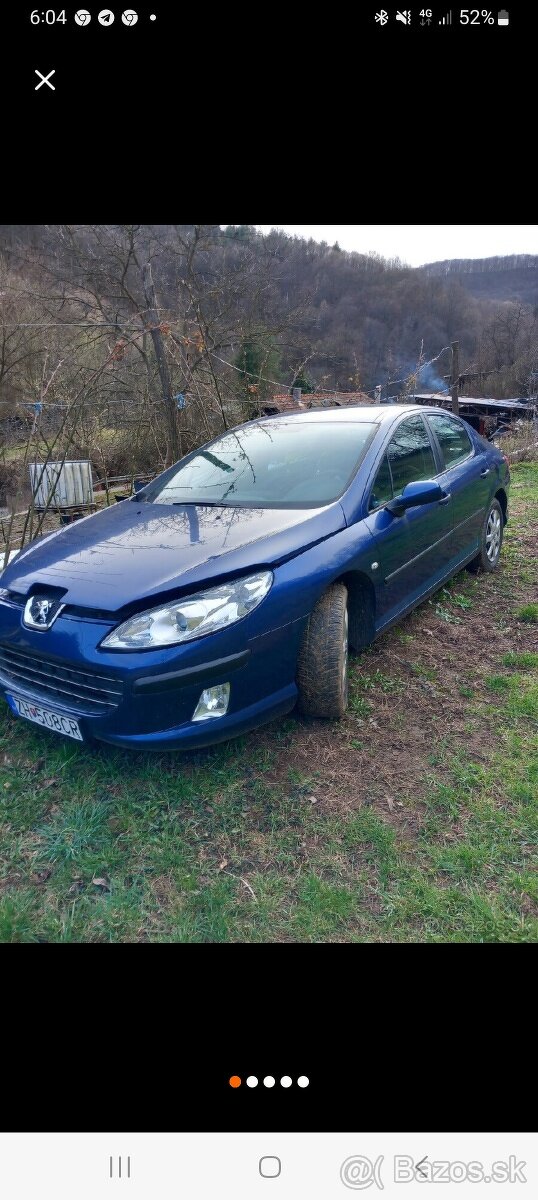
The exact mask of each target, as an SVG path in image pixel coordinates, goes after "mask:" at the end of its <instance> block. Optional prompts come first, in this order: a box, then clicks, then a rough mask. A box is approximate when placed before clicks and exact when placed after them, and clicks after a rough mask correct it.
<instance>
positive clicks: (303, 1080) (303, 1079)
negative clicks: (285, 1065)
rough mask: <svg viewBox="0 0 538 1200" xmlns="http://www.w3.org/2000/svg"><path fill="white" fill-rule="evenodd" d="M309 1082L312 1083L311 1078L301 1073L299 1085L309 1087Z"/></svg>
mask: <svg viewBox="0 0 538 1200" xmlns="http://www.w3.org/2000/svg"><path fill="white" fill-rule="evenodd" d="M309 1083H310V1080H309V1078H308V1076H307V1075H299V1078H298V1080H297V1085H298V1087H308V1084H309Z"/></svg>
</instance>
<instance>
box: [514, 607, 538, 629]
mask: <svg viewBox="0 0 538 1200" xmlns="http://www.w3.org/2000/svg"><path fill="white" fill-rule="evenodd" d="M517 619H518V621H525V622H526V623H527V624H529V625H537V624H538V604H525V605H523V608H520V609H519V611H518V613H517Z"/></svg>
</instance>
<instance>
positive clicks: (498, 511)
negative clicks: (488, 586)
mask: <svg viewBox="0 0 538 1200" xmlns="http://www.w3.org/2000/svg"><path fill="white" fill-rule="evenodd" d="M503 526H504V519H503V511H502V508H501V506H500V504H499V501H498V500H492V501H491V504H490V506H489V508H488V511H487V513H486V517H485V520H484V524H483V527H482V538H481V542H480V552H479V553H478V554H477V556H476V558H473V560H472V562H470V563H469V564H468V566H469V570H470V571H473V572H474V573H475V574H476V572H477V571H494V570H495V568H496V567H497V566H498V563H499V555H500V553H501V546H502V540H503Z"/></svg>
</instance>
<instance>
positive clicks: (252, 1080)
mask: <svg viewBox="0 0 538 1200" xmlns="http://www.w3.org/2000/svg"><path fill="white" fill-rule="evenodd" d="M257 1086H258V1080H257V1079H256V1076H255V1075H249V1076H248V1079H247V1087H257Z"/></svg>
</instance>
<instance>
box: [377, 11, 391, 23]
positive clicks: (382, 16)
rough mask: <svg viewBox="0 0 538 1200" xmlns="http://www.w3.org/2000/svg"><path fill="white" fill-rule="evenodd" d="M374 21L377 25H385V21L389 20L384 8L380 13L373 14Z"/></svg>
mask: <svg viewBox="0 0 538 1200" xmlns="http://www.w3.org/2000/svg"><path fill="white" fill-rule="evenodd" d="M375 19H376V21H377V23H378V25H386V24H387V21H388V19H389V14H388V12H385V9H384V8H382V9H381V12H377V13H376V14H375Z"/></svg>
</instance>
